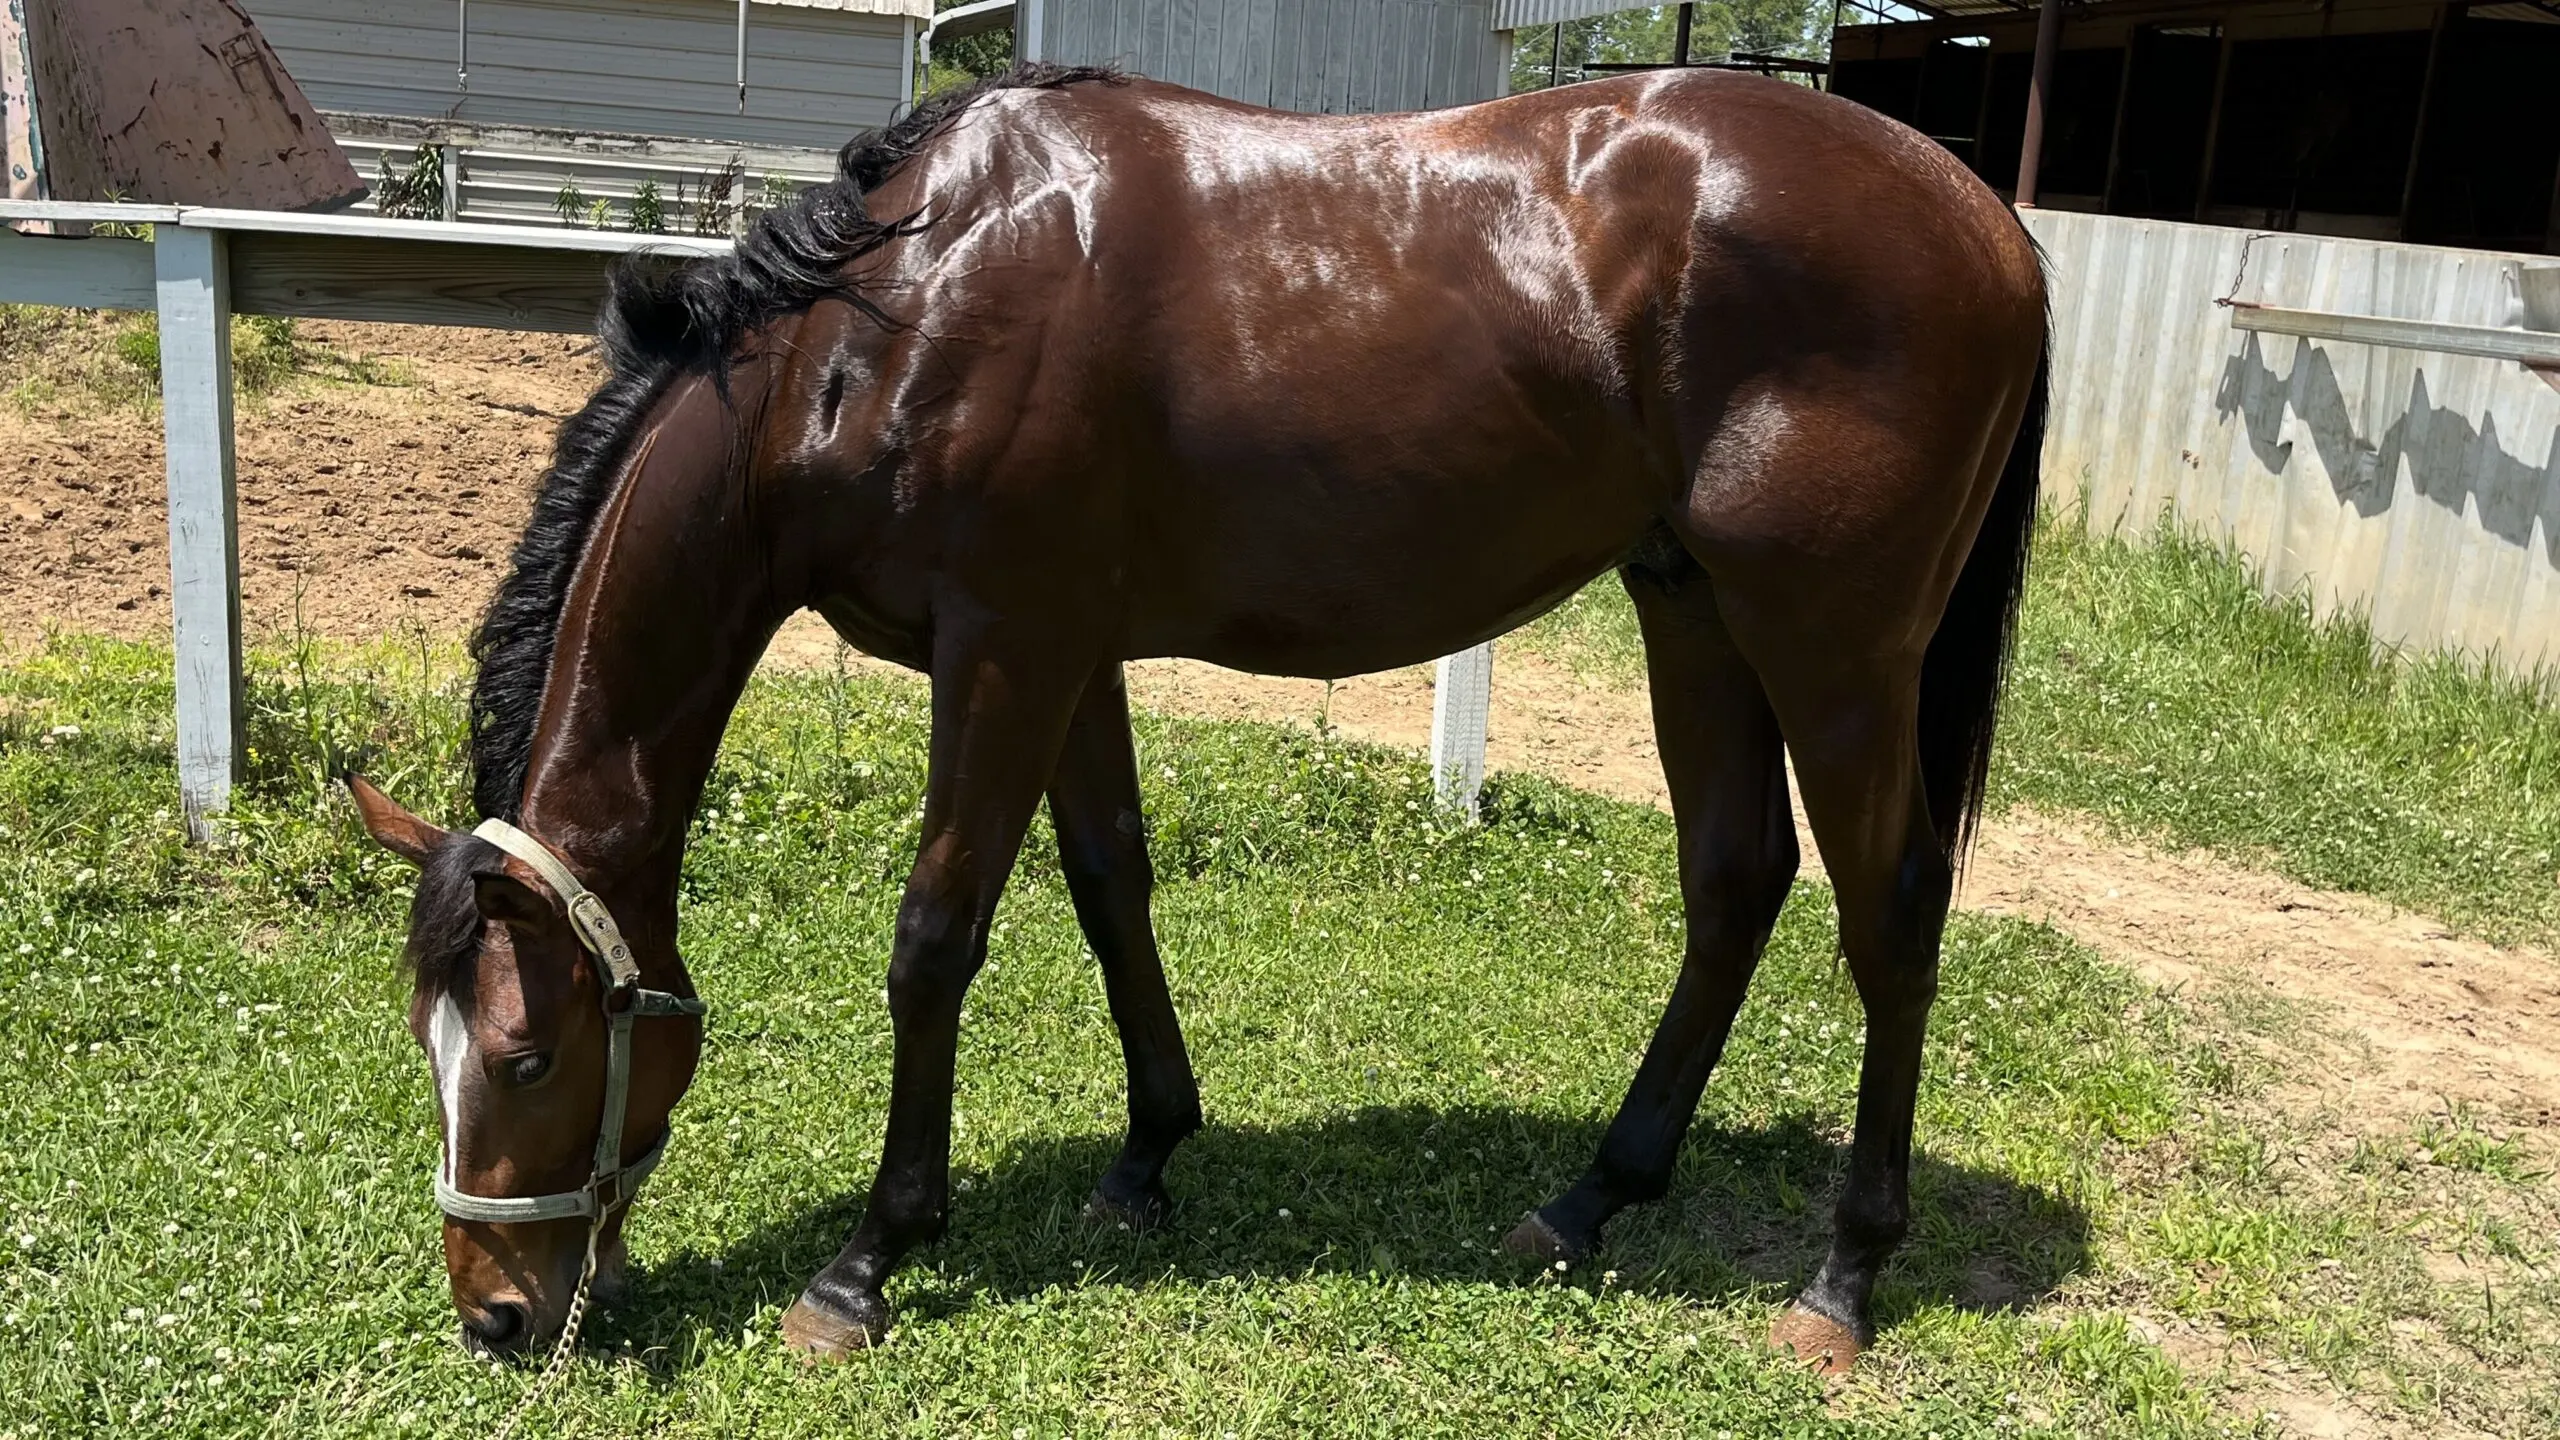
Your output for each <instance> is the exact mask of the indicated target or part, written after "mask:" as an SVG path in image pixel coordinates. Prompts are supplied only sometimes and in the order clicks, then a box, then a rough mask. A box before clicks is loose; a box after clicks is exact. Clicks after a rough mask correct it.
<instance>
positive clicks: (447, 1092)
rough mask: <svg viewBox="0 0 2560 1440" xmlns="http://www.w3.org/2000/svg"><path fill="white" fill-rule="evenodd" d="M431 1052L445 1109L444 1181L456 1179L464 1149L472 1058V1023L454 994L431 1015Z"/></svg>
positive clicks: (441, 1000) (438, 1002)
mask: <svg viewBox="0 0 2560 1440" xmlns="http://www.w3.org/2000/svg"><path fill="white" fill-rule="evenodd" d="M427 1054H428V1055H429V1057H430V1058H431V1059H432V1060H433V1061H434V1064H435V1067H436V1098H437V1100H438V1101H439V1102H440V1103H439V1108H441V1109H442V1110H443V1111H444V1183H446V1184H447V1185H451V1184H453V1183H455V1182H454V1178H453V1177H454V1172H455V1167H456V1164H457V1162H458V1161H459V1160H460V1158H461V1153H460V1152H461V1150H462V1076H463V1073H464V1071H465V1069H466V1068H467V1067H468V1066H469V1065H470V1062H471V1023H470V1022H469V1021H467V1020H465V1019H463V1018H462V1006H461V1005H459V1004H458V1003H456V1002H455V1000H454V998H453V997H452V996H451V995H445V996H441V997H439V998H438V999H437V1000H436V1009H435V1013H434V1014H433V1015H430V1016H428V1017H427Z"/></svg>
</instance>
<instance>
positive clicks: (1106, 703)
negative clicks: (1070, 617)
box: [1049, 664, 1200, 1228]
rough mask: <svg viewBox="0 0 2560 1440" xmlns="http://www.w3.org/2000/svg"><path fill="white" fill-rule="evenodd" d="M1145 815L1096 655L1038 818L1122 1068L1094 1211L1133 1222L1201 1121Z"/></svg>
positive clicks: (1123, 716)
mask: <svg viewBox="0 0 2560 1440" xmlns="http://www.w3.org/2000/svg"><path fill="white" fill-rule="evenodd" d="M1144 817H1145V812H1144V811H1143V810H1142V809H1141V808H1140V804H1139V795H1138V763H1137V756H1136V754H1135V753H1134V752H1133V751H1132V750H1131V748H1130V743H1129V692H1128V690H1127V688H1126V687H1125V686H1124V685H1123V684H1122V683H1121V678H1120V667H1119V666H1118V665H1116V664H1115V665H1107V666H1104V667H1103V668H1102V669H1101V670H1099V671H1097V672H1095V674H1094V676H1093V678H1092V679H1091V680H1089V681H1087V682H1086V684H1085V687H1084V695H1083V697H1082V698H1081V699H1080V700H1078V701H1077V702H1076V713H1075V719H1074V720H1073V721H1072V722H1071V723H1070V724H1069V725H1068V727H1067V741H1066V747H1065V749H1064V750H1062V751H1061V752H1060V753H1059V755H1058V773H1057V776H1056V778H1055V779H1053V780H1052V781H1050V784H1049V818H1050V819H1051V820H1052V821H1054V822H1055V823H1056V825H1057V830H1058V863H1059V865H1060V867H1061V868H1062V869H1063V870H1065V872H1066V877H1067V891H1068V893H1069V894H1071V895H1072V896H1074V897H1075V904H1076V919H1077V921H1078V922H1079V923H1081V924H1082V925H1083V927H1084V937H1085V941H1086V943H1087V944H1089V945H1091V946H1092V947H1093V953H1094V956H1095V958H1096V959H1098V960H1100V961H1101V963H1102V987H1103V993H1104V994H1105V995H1107V996H1108V997H1109V998H1110V1001H1111V1020H1112V1024H1113V1025H1114V1026H1116V1027H1117V1028H1118V1029H1119V1031H1120V1055H1121V1058H1122V1059H1123V1060H1124V1061H1125V1062H1126V1063H1127V1065H1128V1070H1129V1138H1128V1141H1127V1143H1126V1144H1124V1145H1123V1146H1122V1147H1121V1150H1120V1158H1119V1160H1118V1161H1116V1162H1115V1163H1114V1164H1113V1165H1112V1167H1111V1168H1110V1170H1108V1171H1106V1172H1105V1173H1104V1174H1103V1177H1102V1183H1101V1184H1100V1185H1098V1186H1097V1187H1095V1189H1094V1194H1093V1211H1094V1213H1095V1214H1096V1215H1097V1216H1099V1217H1101V1218H1104V1219H1108V1220H1117V1221H1120V1222H1122V1223H1124V1224H1128V1225H1130V1226H1133V1227H1137V1228H1144V1227H1146V1226H1149V1225H1152V1224H1155V1223H1157V1222H1158V1221H1161V1220H1162V1219H1164V1218H1165V1216H1166V1214H1167V1213H1168V1212H1169V1210H1170V1208H1171V1205H1170V1201H1169V1200H1168V1199H1167V1197H1166V1195H1165V1190H1164V1166H1165V1161H1166V1160H1167V1159H1168V1158H1170V1157H1171V1156H1172V1154H1173V1148H1174V1147H1175V1146H1176V1145H1179V1144H1181V1143H1182V1141H1183V1139H1184V1138H1185V1137H1186V1136H1188V1135H1190V1134H1191V1133H1192V1132H1193V1131H1195V1130H1197V1129H1199V1128H1200V1087H1199V1085H1198V1084H1197V1083H1196V1082H1195V1081H1194V1080H1193V1079H1192V1076H1191V1057H1190V1055H1189V1054H1187V1053H1186V1052H1185V1051H1184V1049H1183V1046H1182V1022H1181V1021H1180V1020H1179V1019H1177V1018H1176V1017H1175V1015H1174V1013H1173V996H1172V995H1171V993H1169V992H1168V991H1167V990H1166V988H1165V981H1164V965H1163V962H1162V961H1160V960H1159V959H1158V958H1157V955H1156V936H1155V927H1154V925H1153V923H1152V922H1151V920H1150V919H1149V917H1148V914H1147V902H1148V898H1149V896H1150V894H1151V893H1152V892H1153V890H1154V888H1155V869H1154V867H1153V866H1152V865H1151V864H1149V863H1148V860H1147V833H1146V823H1145V818H1144Z"/></svg>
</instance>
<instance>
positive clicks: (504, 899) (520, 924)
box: [471, 870, 560, 930]
mask: <svg viewBox="0 0 2560 1440" xmlns="http://www.w3.org/2000/svg"><path fill="white" fill-rule="evenodd" d="M471 884H472V892H471V894H472V900H473V902H474V903H475V904H477V905H478V906H479V907H480V914H481V917H482V918H483V919H488V920H495V921H497V922H498V923H499V924H501V925H508V926H512V927H514V928H515V929H518V930H540V929H541V928H543V927H544V926H545V925H548V924H550V923H551V922H553V921H555V920H557V919H559V918H560V912H559V910H558V909H557V908H556V907H555V906H553V905H552V903H551V897H549V896H547V895H545V894H543V893H542V892H541V891H539V890H536V889H534V888H533V887H532V886H530V885H527V884H526V883H524V882H523V881H521V880H519V879H517V878H516V877H514V876H513V875H510V874H508V873H507V872H506V871H504V870H491V871H487V872H485V873H483V874H478V875H474V876H472V877H471Z"/></svg>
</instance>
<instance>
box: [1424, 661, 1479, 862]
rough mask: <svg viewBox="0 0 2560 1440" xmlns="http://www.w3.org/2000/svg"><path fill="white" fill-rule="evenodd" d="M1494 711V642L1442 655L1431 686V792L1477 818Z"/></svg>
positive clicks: (1471, 816)
mask: <svg viewBox="0 0 2560 1440" xmlns="http://www.w3.org/2000/svg"><path fill="white" fill-rule="evenodd" d="M1492 711H1493V642H1492V641H1490V640H1488V641H1486V642H1485V643H1483V644H1482V645H1476V646H1471V647H1469V648H1468V649H1465V650H1461V651H1459V652H1458V653H1457V654H1455V655H1443V656H1441V657H1440V664H1439V666H1438V667H1437V674H1436V676H1435V678H1434V681H1433V684H1432V687H1431V790H1432V793H1433V794H1435V795H1437V796H1439V797H1440V803H1441V804H1442V805H1444V806H1446V807H1448V808H1449V809H1452V810H1458V811H1463V812H1465V814H1466V815H1467V817H1468V818H1469V819H1473V818H1475V813H1476V794H1477V792H1478V791H1480V790H1482V789H1483V788H1484V745H1485V735H1486V731H1487V729H1488V724H1487V722H1488V721H1489V719H1490V718H1491V715H1492Z"/></svg>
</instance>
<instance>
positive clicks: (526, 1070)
mask: <svg viewBox="0 0 2560 1440" xmlns="http://www.w3.org/2000/svg"><path fill="white" fill-rule="evenodd" d="M550 1073H551V1057H550V1056H548V1055H527V1056H525V1057H524V1058H523V1059H521V1060H518V1061H516V1062H514V1063H513V1064H511V1065H509V1066H508V1067H507V1078H508V1079H510V1080H512V1081H514V1082H515V1083H516V1084H518V1085H531V1084H533V1083H535V1082H536V1081H539V1080H540V1079H541V1078H542V1077H543V1076H545V1075H548V1074H550Z"/></svg>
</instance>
